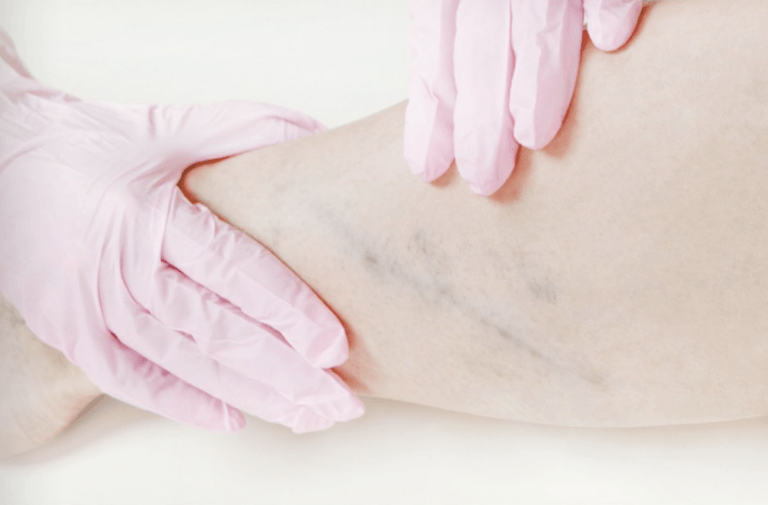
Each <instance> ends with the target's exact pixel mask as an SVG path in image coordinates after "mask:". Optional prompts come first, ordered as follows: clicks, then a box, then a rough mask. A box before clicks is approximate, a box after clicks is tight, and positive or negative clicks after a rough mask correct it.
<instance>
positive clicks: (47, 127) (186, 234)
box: [0, 30, 363, 432]
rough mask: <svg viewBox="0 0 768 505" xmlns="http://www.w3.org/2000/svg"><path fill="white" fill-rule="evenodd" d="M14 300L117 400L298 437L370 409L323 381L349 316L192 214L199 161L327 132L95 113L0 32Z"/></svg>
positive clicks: (238, 117)
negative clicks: (269, 426)
mask: <svg viewBox="0 0 768 505" xmlns="http://www.w3.org/2000/svg"><path fill="white" fill-rule="evenodd" d="M0 58H1V59H0V237H2V239H1V240H0V291H1V292H2V294H3V296H5V297H6V298H7V299H8V300H9V301H10V302H11V303H13V304H14V305H15V306H16V307H17V308H18V310H19V311H20V312H21V314H22V316H23V317H24V319H25V321H26V323H27V325H28V326H29V328H30V329H31V330H32V331H33V332H34V333H35V335H37V336H38V337H39V338H41V339H42V340H43V341H45V342H46V343H48V344H49V345H51V346H52V347H55V348H57V349H59V350H61V351H62V352H63V353H64V354H65V355H66V356H67V358H68V359H70V360H71V361H72V362H73V363H75V364H77V365H78V366H80V367H81V368H82V369H83V370H84V371H85V373H86V374H87V375H88V377H89V378H90V379H91V380H92V381H93V382H94V383H95V384H96V385H97V386H98V387H99V388H101V390H102V391H104V392H105V393H107V394H109V395H111V396H114V397H116V398H118V399H121V400H123V401H126V402H128V403H131V404H133V405H136V406H138V407H141V408H144V409H148V410H151V411H154V412H157V413H159V414H162V415H164V416H167V417H169V418H171V419H175V420H178V421H182V422H185V423H189V424H193V425H197V426H200V427H203V428H207V429H211V430H219V431H234V430H237V429H239V428H241V427H242V426H243V425H244V419H243V416H242V415H241V413H240V412H239V411H238V410H237V409H242V410H243V411H246V412H248V413H250V414H253V415H255V416H258V417H261V418H263V419H266V420H268V421H272V422H277V423H281V424H284V425H286V426H290V427H291V428H293V430H294V431H295V432H306V431H311V430H317V429H322V428H327V427H329V426H331V425H332V424H333V423H334V422H335V421H345V420H349V419H352V418H355V417H358V416H360V415H361V414H362V412H363V406H362V404H361V403H360V402H359V400H358V399H357V398H356V397H355V396H354V394H353V393H351V392H350V391H349V390H348V388H347V387H346V386H345V385H344V384H343V383H342V381H341V380H340V379H339V378H338V377H337V376H335V375H334V374H333V373H332V372H330V371H325V370H323V369H324V368H330V367H334V366H337V365H340V364H341V363H343V362H344V361H345V360H346V359H347V356H348V347H347V340H346V335H345V332H344V330H343V328H342V326H341V324H340V322H339V321H338V320H337V318H336V317H335V316H334V314H333V313H332V312H331V311H330V310H329V309H328V308H327V307H326V306H325V305H324V304H323V303H322V302H321V301H320V300H319V299H318V298H317V296H316V295H315V294H314V293H313V292H312V291H311V290H310V289H309V288H308V287H307V286H306V285H305V284H304V283H303V282H302V281H301V280H300V279H299V278H298V277H297V276H296V275H295V274H294V273H292V272H291V271H290V270H289V269H288V268H287V267H286V266H284V265H283V264H282V263H281V262H280V261H279V260H278V259H277V258H275V256H273V255H272V254H271V253H270V252H269V251H267V250H266V249H264V248H263V247H262V246H260V245H259V244H257V243H256V242H254V241H253V240H251V239H250V238H249V237H248V236H246V235H245V234H244V233H242V232H240V231H238V230H236V229H234V228H232V227H230V226H228V225H227V224H225V223H224V222H223V221H221V220H219V219H217V218H216V217H215V216H214V215H213V214H212V213H211V212H210V211H208V210H207V209H206V208H205V207H203V206H201V205H192V204H191V203H190V202H189V201H188V200H187V199H186V198H185V197H184V196H183V194H182V193H181V192H180V190H179V188H178V187H177V186H176V184H177V182H178V180H179V178H180V176H181V173H182V171H183V170H184V169H185V168H187V167H188V166H190V165H192V164H193V163H196V162H200V161H203V160H211V159H215V158H221V157H226V156H230V155H234V154H237V153H241V152H244V151H248V150H252V149H257V148H259V147H262V146H266V145H270V144H276V143H280V142H285V141H287V140H291V139H295V138H298V137H301V136H304V135H308V134H310V133H312V132H316V131H318V130H320V129H321V126H320V125H319V124H318V123H316V122H315V121H313V120H312V119H310V118H309V117H307V116H304V115H302V114H299V113H297V112H292V111H289V110H286V109H282V108H278V107H272V106H268V105H262V104H257V103H252V102H244V101H241V102H234V101H233V102H225V103H220V104H216V105H212V106H205V107H170V106H168V107H166V106H135V107H127V106H119V105H114V104H109V103H100V102H88V101H81V100H78V99H76V98H74V97H72V96H69V95H67V94H64V93H62V92H60V91H57V90H55V89H52V88H50V87H47V86H44V85H42V84H40V83H38V82H36V81H35V80H34V79H33V78H32V77H31V76H30V74H29V72H27V71H26V69H25V68H24V66H23V64H22V63H21V62H20V61H19V59H18V57H17V56H16V54H15V51H14V47H13V44H12V42H11V40H10V38H9V37H8V35H7V34H6V33H4V32H3V31H2V30H0Z"/></svg>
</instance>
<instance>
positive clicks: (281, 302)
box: [162, 188, 349, 368]
mask: <svg viewBox="0 0 768 505" xmlns="http://www.w3.org/2000/svg"><path fill="white" fill-rule="evenodd" d="M162 257H163V259H164V260H165V261H166V262H167V263H169V264H170V265H173V266H174V267H175V268H176V269H178V270H180V271H181V272H183V273H184V274H185V275H186V276H187V277H189V278H190V279H192V280H194V281H195V282H197V283H198V284H200V285H202V286H205V287H206V288H208V289H210V290H211V291H213V292H214V293H216V294H218V295H219V296H220V297H222V298H223V299H225V300H227V301H229V302H230V303H232V304H233V305H235V306H236V307H238V308H239V309H240V310H241V311H242V312H243V313H245V314H246V315H247V316H249V317H250V318H252V319H253V320H256V321H259V322H260V323H263V324H264V325H266V326H269V327H271V328H272V329H274V330H276V331H277V332H278V333H279V334H280V335H282V336H283V337H284V338H285V339H286V341H287V342H288V343H289V344H290V345H291V346H292V347H293V349H294V350H295V351H296V352H297V353H298V354H299V355H300V356H302V357H303V359H304V360H306V361H307V362H308V363H309V364H311V365H312V366H314V367H318V368H332V367H334V366H338V365H340V364H342V363H343V362H344V361H346V360H347V357H348V355H349V347H348V343H347V337H346V334H345V332H344V328H343V327H342V325H341V323H340V322H339V320H338V319H337V318H336V316H335V315H334V314H333V312H331V310H330V309H329V308H328V307H326V306H325V304H324V303H323V302H322V301H321V300H320V299H319V298H318V297H317V295H316V294H315V293H314V292H313V291H312V290H311V289H310V288H309V287H308V286H307V285H306V284H305V283H304V282H303V281H302V280H301V279H299V277H298V276H296V274H294V273H293V272H292V271H291V270H290V269H289V268H288V267H287V266H285V265H284V264H283V263H282V262H281V261H280V260H279V259H277V258H276V257H275V256H274V255H273V254H272V253H271V252H269V251H268V250H266V249H265V248H264V247H262V246H261V245H260V244H258V243H257V242H255V241H254V240H253V239H252V238H251V237H249V236H247V235H246V234H245V233H243V232H241V231H239V230H237V229H235V228H233V227H231V226H229V225H228V224H226V223H224V222H223V221H221V220H220V219H218V218H217V217H216V216H214V215H213V213H211V211H210V210H208V209H207V208H206V207H204V206H202V205H192V204H191V203H189V201H188V200H187V199H186V198H185V197H184V195H183V194H182V193H181V191H180V190H179V189H178V188H175V190H174V194H173V197H172V203H171V208H170V212H169V214H168V222H167V227H166V231H165V235H164V240H163V248H162Z"/></svg>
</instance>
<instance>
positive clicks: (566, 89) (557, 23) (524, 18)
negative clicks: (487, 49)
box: [509, 0, 584, 149]
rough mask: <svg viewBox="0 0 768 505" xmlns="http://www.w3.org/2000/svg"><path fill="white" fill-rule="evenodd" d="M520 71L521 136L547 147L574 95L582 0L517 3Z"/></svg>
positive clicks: (515, 111)
mask: <svg viewBox="0 0 768 505" xmlns="http://www.w3.org/2000/svg"><path fill="white" fill-rule="evenodd" d="M513 6H514V8H513V11H512V47H513V49H514V51H515V58H516V60H515V73H514V76H513V77H512V87H511V89H510V92H509V110H510V112H511V114H512V117H513V118H514V121H515V139H517V141H518V142H519V143H520V144H522V145H524V146H526V147H529V148H531V149H541V148H542V147H544V146H546V145H547V144H549V142H550V141H551V140H552V139H553V138H555V135H557V132H558V131H559V130H560V126H561V125H562V124H563V119H564V118H565V114H566V112H567V111H568V107H569V105H570V103H571V98H572V97H573V90H574V88H575V86H576V77H577V75H578V72H579V58H580V56H581V35H582V31H583V27H584V14H583V11H582V8H581V0H558V1H541V0H526V1H518V2H514V3H513Z"/></svg>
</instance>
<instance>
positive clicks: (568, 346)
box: [181, 0, 768, 426]
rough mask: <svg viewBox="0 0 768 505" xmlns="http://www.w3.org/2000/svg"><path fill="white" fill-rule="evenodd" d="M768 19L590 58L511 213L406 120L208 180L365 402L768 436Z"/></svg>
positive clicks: (701, 8)
mask: <svg viewBox="0 0 768 505" xmlns="http://www.w3.org/2000/svg"><path fill="white" fill-rule="evenodd" d="M766 26H768V2H762V1H759V0H758V1H742V2H715V1H695V2H694V1H690V2H682V1H681V2H670V3H661V4H657V5H652V6H650V7H646V8H645V10H644V12H643V15H642V18H641V21H640V25H639V27H638V30H637V33H636V34H635V35H634V37H633V39H632V40H631V41H630V42H629V43H628V45H627V46H626V47H625V48H624V49H622V50H620V51H617V52H614V53H610V54H608V53H603V52H601V51H598V50H597V49H595V48H594V47H593V46H592V45H591V43H589V42H588V41H586V42H585V43H584V47H583V51H582V63H581V70H580V76H579V82H578V84H577V89H576V95H575V98H574V101H573V104H572V106H571V109H570V111H569V113H568V116H567V118H566V121H565V124H564V127H563V130H562V131H561V132H560V134H559V135H558V137H557V138H556V139H555V140H554V141H553V142H552V143H551V144H550V145H549V146H548V147H547V148H546V149H544V150H542V151H537V152H533V151H529V150H527V149H521V151H520V154H519V156H518V162H517V166H516V168H515V171H514V173H513V175H512V177H511V178H510V180H509V181H508V182H507V183H506V185H505V186H504V187H503V188H502V189H501V190H500V191H499V192H498V193H497V194H496V195H494V196H493V197H491V198H482V197H479V196H476V195H474V194H472V193H471V192H470V191H469V189H468V188H467V186H466V184H464V183H463V182H462V181H461V180H460V178H459V177H458V175H457V173H456V170H455V167H452V168H451V170H450V171H449V172H448V173H447V174H446V175H445V176H443V177H442V178H441V179H439V180H438V181H436V182H435V183H433V184H428V183H425V182H424V181H422V180H420V179H418V178H417V177H414V176H412V175H411V174H410V172H409V170H408V168H407V166H406V165H405V162H404V160H403V156H402V147H403V142H402V136H403V117H404V110H405V106H404V104H398V105H396V106H394V107H392V108H390V109H388V110H385V111H383V112H380V113H378V114H375V115H373V116H371V117H368V118H365V119H363V120H361V121H358V122H356V123H353V124H350V125H347V126H344V127H341V128H338V129H335V130H331V131H327V132H324V133H322V134H319V135H315V136H312V137H309V138H306V139H301V140H298V141H296V142H292V143H289V144H284V145H280V146H274V147H270V148H266V149H262V150H259V151H254V152H250V153H245V154H242V155H240V156H235V157H231V158H228V159H225V160H219V161H216V162H211V163H207V164H202V165H200V166H196V167H194V168H193V169H192V170H189V171H188V172H187V174H186V176H185V178H184V179H183V181H182V183H181V185H182V188H183V189H184V190H185V192H186V193H187V194H188V196H189V197H190V198H191V199H194V200H196V201H200V202H202V203H204V204H206V205H208V206H209V207H210V208H211V209H212V210H213V211H214V212H216V213H217V214H218V215H220V216H221V217H222V218H223V219H225V220H227V221H228V222H230V223H232V224H234V225H235V226H237V227H239V228H241V229H242V230H244V231H245V232H247V233H248V234H250V235H251V236H253V237H254V238H256V239H257V240H259V241H260V242H261V243H263V244H264V245H266V246H267V247H269V248H270V249H271V250H272V251H273V252H275V254H277V256H278V257H280V258H281V259H282V260H283V261H284V262H285V263H286V264H288V265H289V266H290V267H291V268H292V269H294V271H296V272H297V274H298V275H299V276H301V277H302V278H303V279H304V280H305V281H306V282H307V283H308V284H309V285H310V286H312V287H313V289H315V291H316V292H317V293H318V294H319V295H320V296H321V298H322V299H323V300H324V301H325V302H326V303H327V304H328V305H329V306H330V307H331V309H333V310H334V312H335V313H336V314H337V315H338V316H339V318H340V319H341V320H342V322H343V323H344V325H345V327H346V329H347V331H348V335H349V338H350V343H351V356H350V360H349V361H348V362H347V363H346V364H345V365H344V366H342V367H340V368H339V369H337V372H338V373H339V374H340V375H341V376H342V377H343V378H344V379H345V380H346V381H347V382H348V383H349V384H350V385H351V386H352V387H353V388H354V389H355V390H356V391H358V392H360V393H362V394H367V395H373V396H378V397H384V398H392V399H398V400H403V401H408V402H415V403H420V404H425V405H431V406H436V407H440V408H445V409H450V410H458V411H464V412H470V413H474V414H479V415H484V416H492V417H500V418H507V419H515V420H521V421H530V422H541V423H549V424H564V425H578V426H636V425H654V424H671V423H687V422H703V421H715V420H724V419H734V418H742V417H750V416H762V415H767V414H768V310H766V308H767V307H768V254H766V251H768V50H766V49H765V48H766V47H768V35H766V30H765V27H766Z"/></svg>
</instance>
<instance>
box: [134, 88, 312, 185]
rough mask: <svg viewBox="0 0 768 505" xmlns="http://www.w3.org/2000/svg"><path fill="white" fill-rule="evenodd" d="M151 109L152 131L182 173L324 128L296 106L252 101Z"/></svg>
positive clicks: (149, 118)
mask: <svg viewBox="0 0 768 505" xmlns="http://www.w3.org/2000/svg"><path fill="white" fill-rule="evenodd" d="M147 114H148V116H149V117H148V118H147V120H148V122H149V124H150V128H149V129H148V130H149V134H150V136H154V137H155V138H156V140H158V141H159V144H160V145H161V146H163V148H165V149H168V150H169V151H170V152H168V155H170V156H172V158H173V160H174V162H175V163H176V165H177V166H176V168H177V170H178V171H179V173H180V171H181V170H183V169H185V168H187V166H189V165H191V164H193V163H197V162H201V161H209V160H212V159H218V158H224V157H227V156H233V155H236V154H240V153H243V152H246V151H251V150H254V149H259V148H262V147H265V146H270V145H274V144H280V143H283V142H288V141H291V140H296V139H298V138H301V137H305V136H307V135H310V134H312V133H317V132H319V131H322V130H323V129H325V127H324V126H323V125H322V124H320V123H319V122H318V121H316V120H315V119H312V118H311V117H309V116H307V115H305V114H302V113H300V112H298V111H294V110H291V109H286V108H283V107H278V106H275V105H267V104H262V103H257V102H249V101H235V100H230V101H225V102H219V103H216V104H212V105H195V106H153V107H150V108H149V109H148V111H147ZM165 169H166V170H167V167H165Z"/></svg>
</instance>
